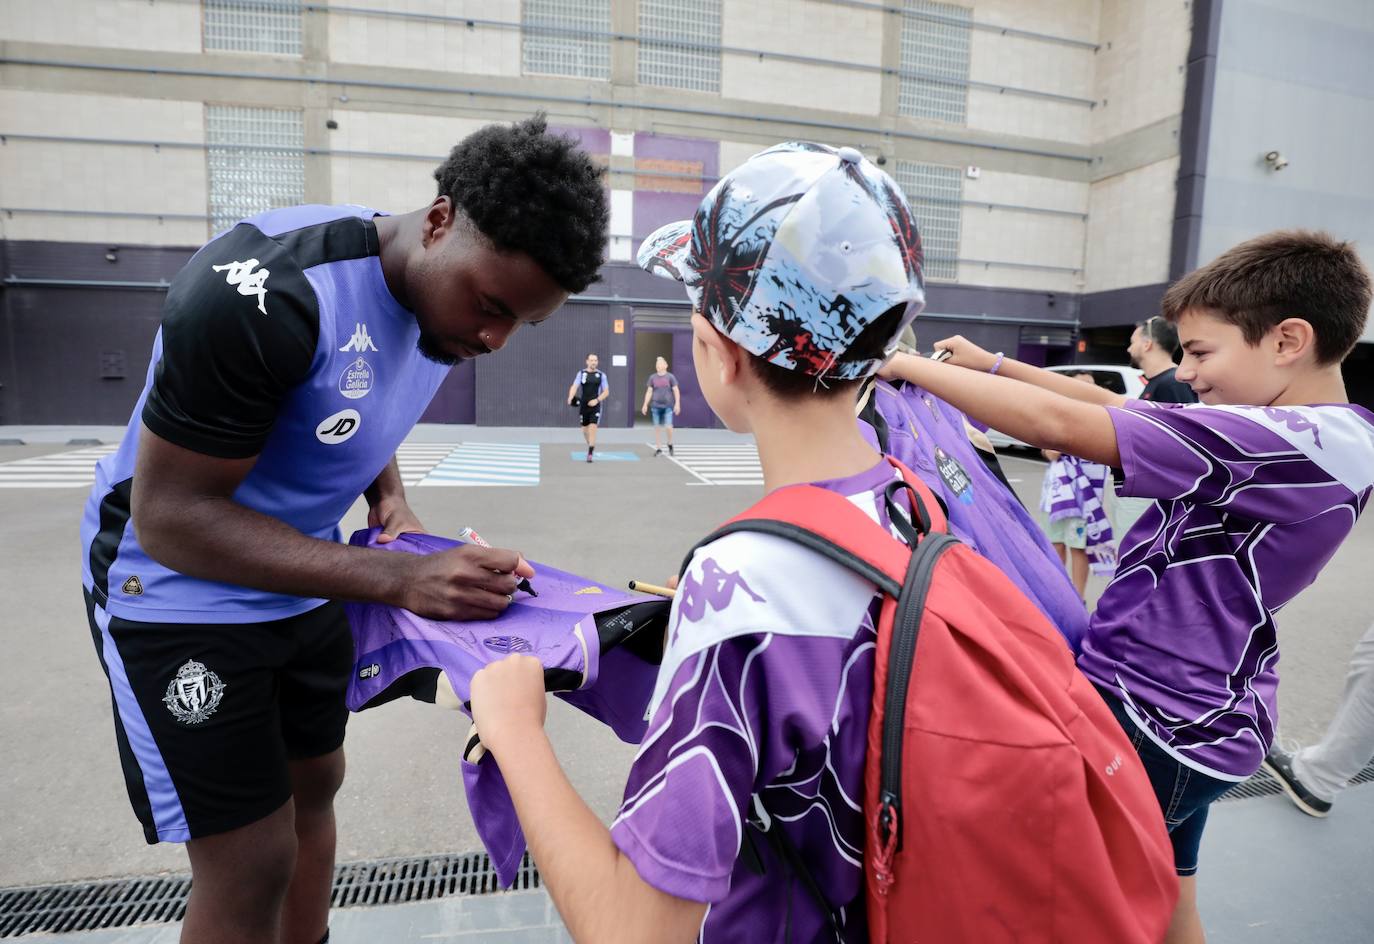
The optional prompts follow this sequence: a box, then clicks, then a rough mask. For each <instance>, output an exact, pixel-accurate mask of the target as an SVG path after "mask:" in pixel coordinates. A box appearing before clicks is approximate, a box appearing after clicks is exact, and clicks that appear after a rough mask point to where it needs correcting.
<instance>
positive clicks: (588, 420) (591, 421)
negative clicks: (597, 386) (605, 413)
mask: <svg viewBox="0 0 1374 944" xmlns="http://www.w3.org/2000/svg"><path fill="white" fill-rule="evenodd" d="M600 422H601V405H600V404H597V405H596V406H594V407H592V408H591V409H590V410H589V409H587V408H586V407H583V408H582V425H583V426H594V425H596V424H597V423H600Z"/></svg>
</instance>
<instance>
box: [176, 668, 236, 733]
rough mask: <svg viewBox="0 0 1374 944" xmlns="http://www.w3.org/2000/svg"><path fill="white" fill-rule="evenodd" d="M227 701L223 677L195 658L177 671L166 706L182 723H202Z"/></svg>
mask: <svg viewBox="0 0 1374 944" xmlns="http://www.w3.org/2000/svg"><path fill="white" fill-rule="evenodd" d="M223 698H224V682H223V681H221V680H220V677H219V676H218V675H216V674H215V673H214V672H211V671H210V670H209V669H207V668H206V667H205V666H204V664H202V663H200V662H197V661H196V660H195V659H191V660H188V661H187V662H186V664H185V665H183V666H182V667H181V668H179V669H177V674H176V677H175V678H174V679H172V681H171V682H169V683H168V684H167V694H165V695H164V696H162V703H163V704H164V705H166V706H167V710H168V711H170V712H171V713H172V717H174V718H176V719H177V720H178V721H180V722H181V723H182V724H200V723H201V722H202V721H204V720H205V719H206V718H209V717H210V716H211V715H212V714H214V713H215V709H216V708H218V707H219V703H220V701H221V700H222V699H223Z"/></svg>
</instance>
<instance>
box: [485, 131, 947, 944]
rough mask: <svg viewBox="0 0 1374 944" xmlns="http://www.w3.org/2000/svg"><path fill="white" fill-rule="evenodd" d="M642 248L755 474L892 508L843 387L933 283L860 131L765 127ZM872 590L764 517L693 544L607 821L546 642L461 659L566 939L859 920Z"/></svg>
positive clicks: (809, 934) (797, 927) (740, 936)
mask: <svg viewBox="0 0 1374 944" xmlns="http://www.w3.org/2000/svg"><path fill="white" fill-rule="evenodd" d="M639 261H640V265H641V266H643V267H644V268H646V269H648V270H649V271H652V272H658V273H660V274H663V275H666V276H668V277H671V278H675V279H680V280H681V281H682V282H683V283H684V285H685V287H686V289H687V292H688V294H689V296H690V297H691V299H692V302H693V314H692V329H693V359H694V361H695V366H696V371H697V378H698V381H699V383H700V385H701V389H702V392H703V394H704V395H705V397H706V399H707V401H708V402H709V403H710V405H711V408H712V409H713V410H714V411H715V412H716V414H717V415H719V416H720V417H721V419H722V420H724V422H725V423H726V425H727V426H729V427H730V428H731V429H733V430H736V431H738V432H750V433H752V434H753V435H754V437H755V439H756V440H757V443H758V450H759V459H760V463H761V465H762V467H763V473H764V482H765V487H766V488H767V489H768V490H770V491H771V490H773V489H776V488H779V487H782V486H785V485H793V484H802V483H809V484H811V485H815V486H819V487H821V488H825V489H828V490H831V491H834V492H836V493H838V494H841V495H844V496H846V497H847V498H848V499H849V500H850V501H851V502H853V503H854V504H855V505H857V506H858V507H859V508H861V509H863V510H864V511H865V512H866V513H867V514H868V515H870V516H871V517H872V518H874V519H875V520H877V521H878V522H880V523H881V524H883V525H884V526H886V527H891V522H890V521H889V519H888V516H887V511H886V508H885V506H884V502H883V501H882V500H881V495H882V493H883V490H884V488H885V487H886V486H887V485H888V484H890V483H891V482H892V481H893V480H894V478H895V477H896V475H897V473H896V471H895V470H894V468H893V467H892V466H891V465H889V464H888V463H887V462H886V461H885V460H884V459H883V458H882V457H881V456H880V455H879V453H878V452H877V451H876V450H874V449H873V447H872V446H871V445H869V443H868V442H867V441H866V440H865V439H864V438H863V436H862V435H861V434H860V432H859V429H858V427H857V425H856V424H855V422H854V409H855V403H856V399H857V395H858V387H859V385H860V383H861V382H862V381H863V379H864V378H866V377H869V376H871V375H872V374H873V373H875V372H876V371H877V369H878V367H879V366H880V365H881V364H882V363H883V361H884V360H885V359H886V357H887V356H888V355H889V354H890V353H891V351H892V350H893V348H894V347H895V345H896V340H897V337H898V335H899V334H900V333H901V331H902V329H903V328H905V327H906V326H907V325H908V324H909V323H910V322H911V320H912V319H913V318H914V317H915V316H916V314H917V312H919V311H920V309H921V307H922V306H923V304H924V297H925V296H924V286H923V281H922V277H921V243H920V238H919V236H918V234H917V232H916V227H915V223H914V221H913V219H912V216H911V211H910V208H909V207H908V206H907V203H906V200H905V198H904V197H903V196H902V194H901V191H900V190H899V189H898V188H897V186H896V185H895V184H894V183H893V181H892V180H891V179H890V178H889V177H888V176H887V175H886V174H884V173H883V172H882V171H881V170H879V169H878V168H877V167H875V166H874V165H873V164H871V163H870V162H868V161H867V160H865V159H864V158H863V157H862V156H861V155H860V154H859V153H858V152H857V151H855V150H854V149H852V148H840V149H838V150H836V149H832V148H829V147H824V146H821V145H815V144H802V143H790V144H783V145H778V146H776V147H774V148H770V149H769V150H767V151H764V152H762V153H760V154H757V155H755V156H754V157H753V158H751V159H750V160H749V161H747V162H745V163H744V164H743V165H741V166H740V167H739V168H737V169H736V170H734V171H732V172H731V173H730V174H728V175H727V176H726V177H725V178H724V179H722V180H721V181H720V183H719V184H717V186H716V187H715V188H714V189H713V190H712V191H711V193H710V194H708V195H707V197H706V198H705V199H704V200H703V202H702V204H701V206H700V207H699V209H698V210H697V213H696V216H695V217H694V218H693V219H692V220H689V221H684V222H682V223H675V224H670V225H669V226H666V227H664V228H662V229H660V230H659V231H658V232H656V233H655V234H653V235H652V236H650V237H649V239H648V240H647V241H646V242H645V244H644V246H643V247H642V248H641V250H640V254H639ZM903 510H908V511H909V508H905V507H904V508H903ZM874 592H875V588H874V585H873V584H872V583H870V582H868V581H867V580H864V579H863V578H861V577H858V576H857V575H855V574H853V573H851V572H850V571H848V570H846V569H845V568H843V567H842V566H841V565H839V564H836V563H834V562H832V561H829V560H827V559H825V558H822V557H820V556H819V555H817V554H815V553H814V552H812V551H809V550H807V549H805V548H803V547H801V546H799V545H796V544H793V543H791V542H789V541H786V540H784V539H781V538H777V537H774V536H771V535H765V534H758V533H748V532H742V533H734V534H729V535H726V536H725V537H722V538H720V539H718V540H715V541H713V542H711V543H709V544H706V545H704V546H702V547H700V548H698V549H697V551H696V552H695V554H694V555H693V557H692V560H691V562H690V564H689V566H688V567H687V569H686V571H685V573H684V575H683V579H682V583H681V585H680V587H679V589H678V594H677V598H676V599H675V601H674V604H673V611H672V615H671V618H670V622H669V636H668V641H667V648H666V651H665V653H664V656H663V664H662V668H661V671H660V673H659V677H658V684H657V688H656V690H655V693H654V696H653V698H652V700H651V702H650V710H649V729H648V733H647V734H646V736H645V738H644V740H643V742H642V743H641V746H640V749H639V753H638V755H637V756H636V758H635V761H634V764H633V767H632V768H631V771H630V776H629V783H628V784H627V786H626V789H625V795H624V800H623V802H622V804H621V808H620V811H619V813H618V815H617V816H616V818H615V821H614V822H613V824H612V825H611V827H610V829H609V830H607V829H606V827H605V826H603V825H602V824H601V822H600V821H599V820H598V819H597V817H596V815H595V814H594V813H592V811H591V810H590V809H588V808H587V806H586V804H585V803H584V802H583V801H582V800H581V799H580V798H579V797H578V795H577V794H576V792H575V791H574V790H573V788H572V787H571V785H570V784H569V783H568V781H567V779H566V777H565V776H564V775H563V772H562V770H561V769H560V767H559V765H558V762H557V760H556V758H555V757H554V754H553V751H552V748H551V747H550V745H549V742H548V740H547V738H546V737H545V735H544V732H543V720H544V692H543V674H542V669H541V667H540V665H539V663H538V661H537V660H533V659H528V658H521V657H512V658H510V659H507V660H504V661H502V662H498V663H494V664H492V665H490V666H488V667H487V668H486V669H484V670H483V671H481V672H479V673H478V674H477V675H476V676H475V677H474V678H473V682H472V710H473V717H474V720H475V721H476V723H477V726H478V728H479V729H480V730H481V731H482V737H483V742H484V743H485V744H486V746H487V748H488V750H490V751H491V752H492V753H493V754H494V755H495V757H496V759H497V761H498V762H499V764H500V767H501V771H502V774H503V776H504V778H505V780H506V783H507V785H508V786H509V787H510V792H511V795H512V797H513V799H514V801H515V806H516V810H517V812H518V813H519V815H520V820H521V823H522V825H523V827H524V830H525V833H526V837H527V839H528V840H529V845H530V849H531V851H532V852H533V854H534V857H535V859H536V861H537V862H538V864H539V868H540V872H541V875H542V876H543V878H544V880H545V882H546V884H547V886H548V888H549V890H550V892H551V894H552V896H553V898H554V902H555V904H556V905H557V906H558V908H559V911H560V913H561V914H562V916H563V919H564V921H565V922H566V923H567V925H568V928H569V930H570V931H571V932H572V934H573V937H574V938H575V939H577V940H595V941H616V940H625V941H643V940H654V941H689V940H695V939H699V940H702V941H707V942H715V941H751V942H753V941H773V940H794V941H813V940H819V939H823V938H824V939H835V938H837V937H838V938H841V939H843V940H847V941H861V940H867V930H866V920H865V908H864V874H863V850H864V821H863V818H862V813H861V805H862V795H863V775H864V753H865V740H866V735H867V728H868V717H869V706H870V702H871V698H872V691H873V669H874V666H873V657H874V640H875V617H874V614H873V613H872V612H870V611H871V609H872V604H873V602H874ZM764 808H766V809H767V810H768V811H769V815H771V816H772V817H773V818H774V819H775V820H776V821H777V822H779V823H780V824H781V829H782V830H783V831H784V832H785V833H786V835H787V838H788V839H790V841H791V843H792V845H793V846H794V847H795V848H796V850H797V851H798V853H799V855H800V857H801V859H802V860H803V862H804V863H805V864H806V866H807V869H808V871H809V872H810V874H811V875H812V876H813V877H814V879H815V881H816V884H817V885H818V886H819V888H820V890H821V893H822V894H823V895H824V898H825V901H826V905H827V906H828V907H829V910H830V911H831V912H833V913H834V914H835V915H837V916H838V924H839V927H838V928H833V927H832V925H831V916H830V915H828V914H826V913H825V911H824V909H822V907H821V906H820V903H819V902H818V901H817V900H816V899H815V898H814V897H813V896H812V893H811V892H810V891H808V889H807V888H806V887H805V886H804V884H803V883H802V882H801V881H799V880H797V879H796V878H795V877H792V876H791V871H790V870H789V869H788V868H786V867H785V866H784V865H783V864H782V863H779V862H777V861H776V853H775V851H774V849H773V848H772V847H770V845H769V844H768V843H766V842H760V841H759V839H760V837H759V834H758V833H756V832H754V831H753V827H752V826H751V825H750V819H751V815H753V812H754V810H755V809H760V810H761V809H764ZM746 851H749V852H752V854H753V855H754V856H755V857H756V861H753V862H751V863H750V864H745V862H744V861H743V860H742V853H743V852H746ZM759 865H762V866H763V867H762V868H761V869H760V868H759V867H758V866H759Z"/></svg>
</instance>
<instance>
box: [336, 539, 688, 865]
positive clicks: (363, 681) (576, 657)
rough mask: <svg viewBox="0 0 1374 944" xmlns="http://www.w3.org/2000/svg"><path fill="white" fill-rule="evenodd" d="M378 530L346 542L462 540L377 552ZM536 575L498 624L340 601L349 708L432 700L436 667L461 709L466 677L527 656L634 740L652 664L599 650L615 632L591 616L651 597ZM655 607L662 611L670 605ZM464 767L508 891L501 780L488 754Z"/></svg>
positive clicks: (521, 842)
mask: <svg viewBox="0 0 1374 944" xmlns="http://www.w3.org/2000/svg"><path fill="white" fill-rule="evenodd" d="M379 531H380V529H376V528H374V529H371V530H367V531H359V532H357V533H356V534H354V535H353V537H352V539H351V540H350V542H349V543H351V544H355V545H360V546H366V547H377V548H379V549H381V550H385V551H392V552H395V553H406V554H430V553H433V552H435V551H442V550H447V549H449V548H452V547H458V546H459V545H460V543H461V542H458V541H451V540H449V539H447V538H440V537H435V536H433V535H429V534H404V535H401V537H399V538H397V539H396V540H395V541H394V542H392V543H390V544H383V545H378V544H376V543H375V542H376V538H377V535H378V533H379ZM535 570H536V571H537V572H538V576H537V577H535V578H534V580H533V581H532V583H533V584H534V587H535V589H536V590H537V591H538V593H539V596H538V597H531V596H528V595H526V594H524V593H521V592H518V591H517V593H516V594H515V600H514V602H513V604H512V605H511V606H510V607H509V608H508V609H507V610H506V611H505V613H503V614H502V615H501V616H500V617H499V618H497V619H494V620H486V621H474V622H456V621H454V622H446V621H442V620H429V619H425V618H423V617H420V616H416V615H415V614H414V613H411V612H410V611H408V610H403V609H400V608H399V607H392V606H384V605H382V604H379V603H349V604H346V607H345V608H346V609H347V611H348V621H349V623H350V625H351V626H352V629H353V641H354V652H355V653H356V657H355V658H356V661H355V664H354V666H353V677H352V679H351V680H350V682H349V685H348V695H347V701H348V707H349V710H351V711H362V710H364V709H367V708H372V707H375V706H377V705H381V704H384V703H385V702H387V701H390V700H391V699H393V698H396V697H400V696H404V695H412V696H414V697H416V698H418V699H420V700H421V701H431V702H432V701H434V697H435V695H434V684H435V678H436V675H435V672H434V670H436V669H438V670H441V671H442V672H443V674H444V676H445V677H446V678H447V679H448V681H449V683H450V684H451V685H452V686H453V691H454V694H456V695H457V696H458V699H459V701H461V702H462V703H463V704H465V705H466V703H467V701H468V698H469V685H470V683H471V681H472V676H473V675H474V674H476V672H477V671H478V670H479V669H481V668H482V667H483V666H485V665H487V664H488V663H490V662H495V661H498V660H500V659H503V658H505V657H506V656H507V655H509V654H511V653H513V652H524V653H528V654H530V655H533V656H537V657H538V658H539V659H540V660H541V661H542V662H543V663H544V673H545V674H544V680H545V686H546V687H547V688H549V689H550V690H553V691H555V694H557V695H558V697H560V698H562V699H563V700H564V701H566V702H568V703H569V704H571V705H573V706H574V707H576V708H579V709H580V710H582V711H584V712H586V713H587V714H589V715H591V716H592V717H594V718H596V719H597V720H598V721H602V722H604V723H605V724H607V725H609V726H610V727H611V729H612V730H614V731H615V733H616V734H617V735H618V736H619V737H620V738H621V740H623V741H627V742H629V743H631V744H637V743H639V740H640V738H642V737H643V736H644V730H645V728H646V727H647V726H648V722H647V719H646V718H645V717H644V714H645V712H646V711H647V709H648V705H649V698H650V696H651V695H652V694H653V689H654V683H655V681H656V680H657V678H658V665H657V664H655V663H653V662H651V661H649V660H648V659H646V658H644V657H643V656H642V655H640V654H637V653H636V652H632V651H630V648H627V647H624V646H615V647H614V648H607V647H605V646H603V638H608V639H609V638H612V634H609V633H608V632H607V630H608V629H610V630H613V629H615V626H613V625H612V626H608V625H607V624H608V622H609V623H615V621H614V620H613V621H607V620H604V619H602V620H600V621H599V620H598V619H597V615H596V614H598V613H604V612H605V611H608V610H616V609H620V608H623V607H624V606H626V605H627V604H632V603H638V604H644V603H645V601H646V600H648V599H651V598H646V597H644V596H642V595H638V594H630V593H626V592H624V591H620V590H613V589H611V588H610V587H607V586H605V585H604V584H599V583H596V582H595V581H592V580H587V579H586V578H584V577H578V576H577V575H575V574H569V573H566V572H564V571H561V570H557V569H555V568H553V567H549V566H547V565H543V564H536V565H535ZM661 603H662V606H663V609H664V610H666V608H667V601H666V600H665V601H661ZM649 606H650V607H652V604H649ZM619 619H620V618H619V617H617V620H619ZM598 623H600V624H601V629H600V630H599V629H598ZM426 680H427V681H426ZM426 684H428V692H427V693H426V692H425V685H426ZM463 747H464V744H463V743H462V742H461V741H458V742H456V743H455V748H456V749H457V752H459V753H461V751H462V749H463ZM460 763H461V765H462V776H463V787H464V789H465V790H466V792H467V800H468V809H469V811H470V812H471V813H472V820H473V824H474V825H475V826H476V827H477V834H478V835H479V836H480V837H481V839H482V844H483V845H484V846H485V847H486V849H487V853H488V855H490V856H491V861H492V865H493V867H494V868H495V869H496V874H497V876H498V878H499V879H500V881H501V885H502V886H503V887H509V885H510V883H511V882H512V881H513V880H514V879H515V875H516V872H517V871H518V870H519V867H520V859H521V856H523V854H524V852H525V834H524V832H523V831H522V830H521V828H520V820H519V819H518V818H517V817H516V815H515V806H514V804H513V803H512V802H511V798H510V793H509V792H508V791H507V789H506V784H505V780H504V779H502V777H501V771H500V769H499V768H498V767H497V766H496V759H495V758H494V757H493V756H492V755H491V754H487V755H485V756H483V757H482V758H481V760H480V761H478V762H477V763H475V764H472V763H469V762H468V761H466V760H461V761H460Z"/></svg>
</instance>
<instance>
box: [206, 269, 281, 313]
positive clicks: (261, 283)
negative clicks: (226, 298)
mask: <svg viewBox="0 0 1374 944" xmlns="http://www.w3.org/2000/svg"><path fill="white" fill-rule="evenodd" d="M211 268H212V269H214V270H215V271H216V272H224V273H226V274H225V276H224V280H225V281H226V282H228V283H229V284H230V285H233V286H236V287H237V288H238V290H239V294H240V295H256V296H258V311H260V312H262V313H263V314H264V315H265V314H267V277H268V276H269V275H271V274H272V272H271V270H269V269H258V260H256V259H245V260H244V261H243V262H229V263H225V264H224V265H217V266H211ZM255 269H256V270H257V271H254V270H255Z"/></svg>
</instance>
